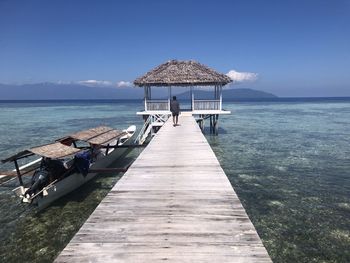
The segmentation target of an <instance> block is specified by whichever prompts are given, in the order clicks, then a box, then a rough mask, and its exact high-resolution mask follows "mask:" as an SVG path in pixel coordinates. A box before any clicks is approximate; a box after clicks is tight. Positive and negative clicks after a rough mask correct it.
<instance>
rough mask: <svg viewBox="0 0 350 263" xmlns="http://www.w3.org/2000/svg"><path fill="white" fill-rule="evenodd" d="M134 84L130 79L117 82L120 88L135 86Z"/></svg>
mask: <svg viewBox="0 0 350 263" xmlns="http://www.w3.org/2000/svg"><path fill="white" fill-rule="evenodd" d="M133 86H134V84H132V83H131V82H130V81H123V80H122V81H119V82H118V83H117V87H118V88H130V87H133Z"/></svg>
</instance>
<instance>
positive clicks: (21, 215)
mask: <svg viewBox="0 0 350 263" xmlns="http://www.w3.org/2000/svg"><path fill="white" fill-rule="evenodd" d="M224 106H225V108H226V109H230V110H231V111H232V115H229V116H222V117H220V123H219V124H220V127H221V128H220V130H219V132H220V134H219V136H211V135H209V134H207V135H206V137H207V139H208V141H209V143H210V144H211V146H212V147H213V149H214V151H215V153H216V155H217V157H218V159H219V161H220V163H221V164H222V166H223V168H224V170H225V172H226V174H227V176H228V177H229V179H230V181H231V182H232V184H233V186H234V189H235V190H236V192H237V193H238V195H239V197H240V199H241V201H242V203H243V205H244V206H245V208H246V210H247V212H248V214H249V216H250V218H251V220H252V221H253V223H254V225H255V227H256V229H257V231H258V233H259V235H260V236H261V238H262V239H263V242H264V244H265V246H266V247H267V249H268V252H269V254H270V255H271V257H272V258H273V260H274V262H350V252H349V251H350V250H349V247H350V194H349V193H350V136H349V135H350V101H343V102H342V101H338V102H322V103H318V102H312V101H311V102H310V101H309V102H302V101H298V102H273V103H264V102H250V103H249V102H246V103H236V102H235V103H225V104H224ZM141 108H142V103H141V102H108V103H107V102H105V103H101V102H100V103H98V102H64V103H63V102H61V103H57V102H56V103H27V104H25V103H12V104H11V103H0V159H3V158H5V157H7V156H8V155H10V154H12V153H13V152H15V151H17V150H21V149H24V148H26V147H29V146H33V145H37V144H42V143H47V142H50V141H52V139H54V138H57V137H61V136H63V135H65V134H67V133H70V132H72V131H77V130H80V129H84V128H89V127H93V126H97V125H108V126H112V127H115V128H125V127H126V126H128V125H130V124H136V125H138V126H139V127H140V125H142V120H141V118H140V117H139V116H136V115H135V112H136V111H137V110H139V109H141ZM137 155H138V151H133V152H131V153H130V154H129V155H128V157H127V158H126V159H124V161H123V163H122V164H118V165H124V164H126V163H129V162H131V161H132V160H133V159H135V158H136V157H137ZM9 168H10V167H9V166H4V165H2V166H1V167H0V170H8V169H9ZM120 176H121V174H119V175H118V176H113V175H105V176H101V177H98V178H96V179H95V180H93V181H91V182H90V183H88V184H86V185H84V186H83V187H81V188H79V189H78V190H77V191H75V192H74V193H72V194H70V195H67V196H66V197H64V198H62V199H61V200H59V201H58V202H55V203H54V204H53V205H52V206H50V207H49V208H47V209H45V210H44V211H42V212H40V213H38V212H35V211H33V210H31V209H27V208H26V206H24V205H21V204H18V200H17V199H16V198H15V197H14V196H13V195H12V194H11V191H10V190H11V187H9V186H13V183H10V184H7V185H5V186H4V185H3V186H0V223H1V226H0V245H1V247H0V258H1V260H0V261H4V262H18V261H20V260H21V261H27V262H28V261H30V262H51V261H52V260H53V259H54V258H55V257H56V255H57V254H58V253H59V252H60V251H61V250H62V249H63V248H64V247H65V245H66V243H67V242H69V240H70V239H71V237H72V236H73V235H74V233H75V232H76V231H77V230H78V229H79V227H80V226H81V225H82V224H83V223H84V221H85V220H86V218H87V217H88V216H89V215H90V214H91V212H92V211H93V210H94V208H95V207H96V206H97V205H98V203H99V202H100V201H101V200H102V199H103V197H104V196H105V195H106V194H107V193H108V191H109V189H110V188H111V187H112V186H113V185H114V183H115V182H116V181H117V180H118V179H119V177H120Z"/></svg>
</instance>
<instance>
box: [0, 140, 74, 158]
mask: <svg viewBox="0 0 350 263" xmlns="http://www.w3.org/2000/svg"><path fill="white" fill-rule="evenodd" d="M80 151H81V149H77V148H73V147H70V146H66V145H64V144H62V143H59V142H55V143H51V144H46V145H42V146H37V147H34V148H30V149H27V150H24V151H21V152H19V153H17V154H15V155H13V156H11V157H9V158H7V159H4V160H2V161H1V162H2V163H6V162H13V161H16V160H17V159H20V158H22V157H27V156H31V155H33V154H36V155H39V156H42V157H47V158H52V159H59V158H63V157H66V156H69V155H73V154H76V153H78V152H80Z"/></svg>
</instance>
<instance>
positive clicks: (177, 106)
mask: <svg viewBox="0 0 350 263" xmlns="http://www.w3.org/2000/svg"><path fill="white" fill-rule="evenodd" d="M170 111H171V112H173V113H179V112H180V104H179V102H178V101H177V100H172V101H170Z"/></svg>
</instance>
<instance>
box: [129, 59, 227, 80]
mask: <svg viewBox="0 0 350 263" xmlns="http://www.w3.org/2000/svg"><path fill="white" fill-rule="evenodd" d="M230 82H232V80H231V79H230V78H229V77H228V76H226V75H224V74H221V73H219V72H216V71H215V70H213V69H211V68H208V67H207V66H205V65H203V64H200V63H198V62H196V61H193V60H189V61H178V60H170V61H168V62H166V63H164V64H161V65H160V66H158V67H156V68H154V69H152V70H151V71H149V72H147V73H146V74H145V75H144V76H142V77H140V78H138V79H136V80H135V81H134V84H135V86H140V87H144V86H224V85H226V84H228V83H230Z"/></svg>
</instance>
